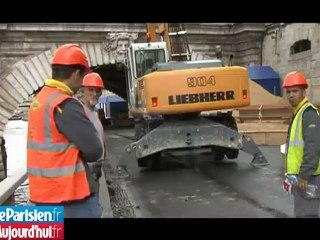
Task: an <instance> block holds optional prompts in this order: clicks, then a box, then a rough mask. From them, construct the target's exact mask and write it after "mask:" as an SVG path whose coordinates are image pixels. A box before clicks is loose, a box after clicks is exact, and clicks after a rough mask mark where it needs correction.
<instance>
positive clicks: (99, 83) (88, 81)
mask: <svg viewBox="0 0 320 240" xmlns="http://www.w3.org/2000/svg"><path fill="white" fill-rule="evenodd" d="M82 87H97V88H104V85H103V80H102V78H101V77H100V75H99V74H98V73H94V72H93V73H88V74H87V75H85V76H84V78H83V81H82Z"/></svg>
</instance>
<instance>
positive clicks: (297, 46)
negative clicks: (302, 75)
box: [290, 39, 311, 54]
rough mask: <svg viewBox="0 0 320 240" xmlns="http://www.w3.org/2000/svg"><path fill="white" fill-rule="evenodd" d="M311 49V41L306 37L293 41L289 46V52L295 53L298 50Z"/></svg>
mask: <svg viewBox="0 0 320 240" xmlns="http://www.w3.org/2000/svg"><path fill="white" fill-rule="evenodd" d="M310 49H311V41H310V40H308V39H303V40H299V41H297V42H295V43H294V44H293V45H292V46H291V47H290V54H296V53H299V52H304V51H308V50H310Z"/></svg>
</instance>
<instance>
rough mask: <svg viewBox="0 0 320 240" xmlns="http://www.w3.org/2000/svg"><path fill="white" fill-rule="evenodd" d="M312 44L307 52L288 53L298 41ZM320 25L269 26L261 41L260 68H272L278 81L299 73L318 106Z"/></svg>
mask: <svg viewBox="0 0 320 240" xmlns="http://www.w3.org/2000/svg"><path fill="white" fill-rule="evenodd" d="M303 39H307V40H310V41H311V49H310V50H308V51H304V52H300V53H296V54H291V53H290V47H291V46H292V45H293V44H294V43H295V42H297V41H299V40H303ZM319 40H320V25H319V24H318V23H294V24H272V25H270V26H269V27H268V30H267V31H266V35H265V37H264V40H263V48H262V55H263V60H262V63H263V65H270V66H272V67H273V68H274V69H275V70H276V71H277V72H278V73H279V75H280V78H281V80H283V78H284V77H285V75H286V74H287V73H288V72H290V71H301V72H303V73H304V74H305V76H306V77H307V79H308V81H309V84H310V87H309V89H308V97H309V99H311V101H313V102H314V103H315V104H317V105H320V98H318V97H317V96H319V94H320V51H319Z"/></svg>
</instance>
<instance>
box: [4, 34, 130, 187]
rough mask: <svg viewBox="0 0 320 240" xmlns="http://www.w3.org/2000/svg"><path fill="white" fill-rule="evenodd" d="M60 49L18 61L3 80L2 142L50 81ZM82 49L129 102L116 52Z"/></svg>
mask: <svg viewBox="0 0 320 240" xmlns="http://www.w3.org/2000/svg"><path fill="white" fill-rule="evenodd" d="M135 39H136V38H134V39H133V40H135ZM133 40H132V39H131V40H130V42H131V41H133ZM57 47H58V46H56V45H54V46H53V47H52V49H50V50H47V51H44V52H41V53H39V54H37V55H32V56H30V57H27V58H25V59H23V60H20V61H18V62H17V63H15V64H14V65H12V66H11V67H10V71H8V72H6V73H2V75H1V76H0V139H1V137H3V132H4V130H5V127H6V124H7V122H8V121H9V119H10V118H11V116H12V115H13V113H14V111H15V110H17V109H18V107H19V105H20V104H21V103H23V102H24V101H25V100H26V99H28V98H29V97H30V96H31V95H32V94H33V93H34V92H36V91H38V90H39V89H40V88H41V87H42V86H43V85H44V81H45V80H46V79H48V78H51V65H50V62H51V58H52V57H53V54H54V52H55V50H56V48H57ZM80 47H81V48H82V49H83V50H84V51H85V52H86V54H87V56H88V60H89V64H90V67H91V69H92V71H94V72H97V73H99V74H100V75H101V77H102V79H103V81H104V84H105V87H106V89H107V90H109V91H111V92H113V93H114V94H117V95H118V96H120V97H122V98H123V99H125V100H126V99H127V94H126V82H125V67H124V64H123V63H122V61H117V57H118V55H117V53H118V52H117V49H116V48H111V50H110V49H109V48H107V50H106V44H105V43H80ZM0 156H1V149H0ZM4 176H5V175H4V163H3V161H2V158H1V157H0V181H2V180H3V179H4V178H5V177H4Z"/></svg>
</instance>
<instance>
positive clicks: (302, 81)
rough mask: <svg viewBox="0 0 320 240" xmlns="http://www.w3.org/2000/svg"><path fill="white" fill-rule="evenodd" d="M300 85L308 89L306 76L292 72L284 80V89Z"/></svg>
mask: <svg viewBox="0 0 320 240" xmlns="http://www.w3.org/2000/svg"><path fill="white" fill-rule="evenodd" d="M299 85H302V86H304V87H305V88H307V87H308V83H307V80H306V78H305V76H303V74H302V73H300V72H290V73H288V74H287V76H286V77H285V78H284V81H283V85H282V87H283V88H288V87H293V86H299Z"/></svg>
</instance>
